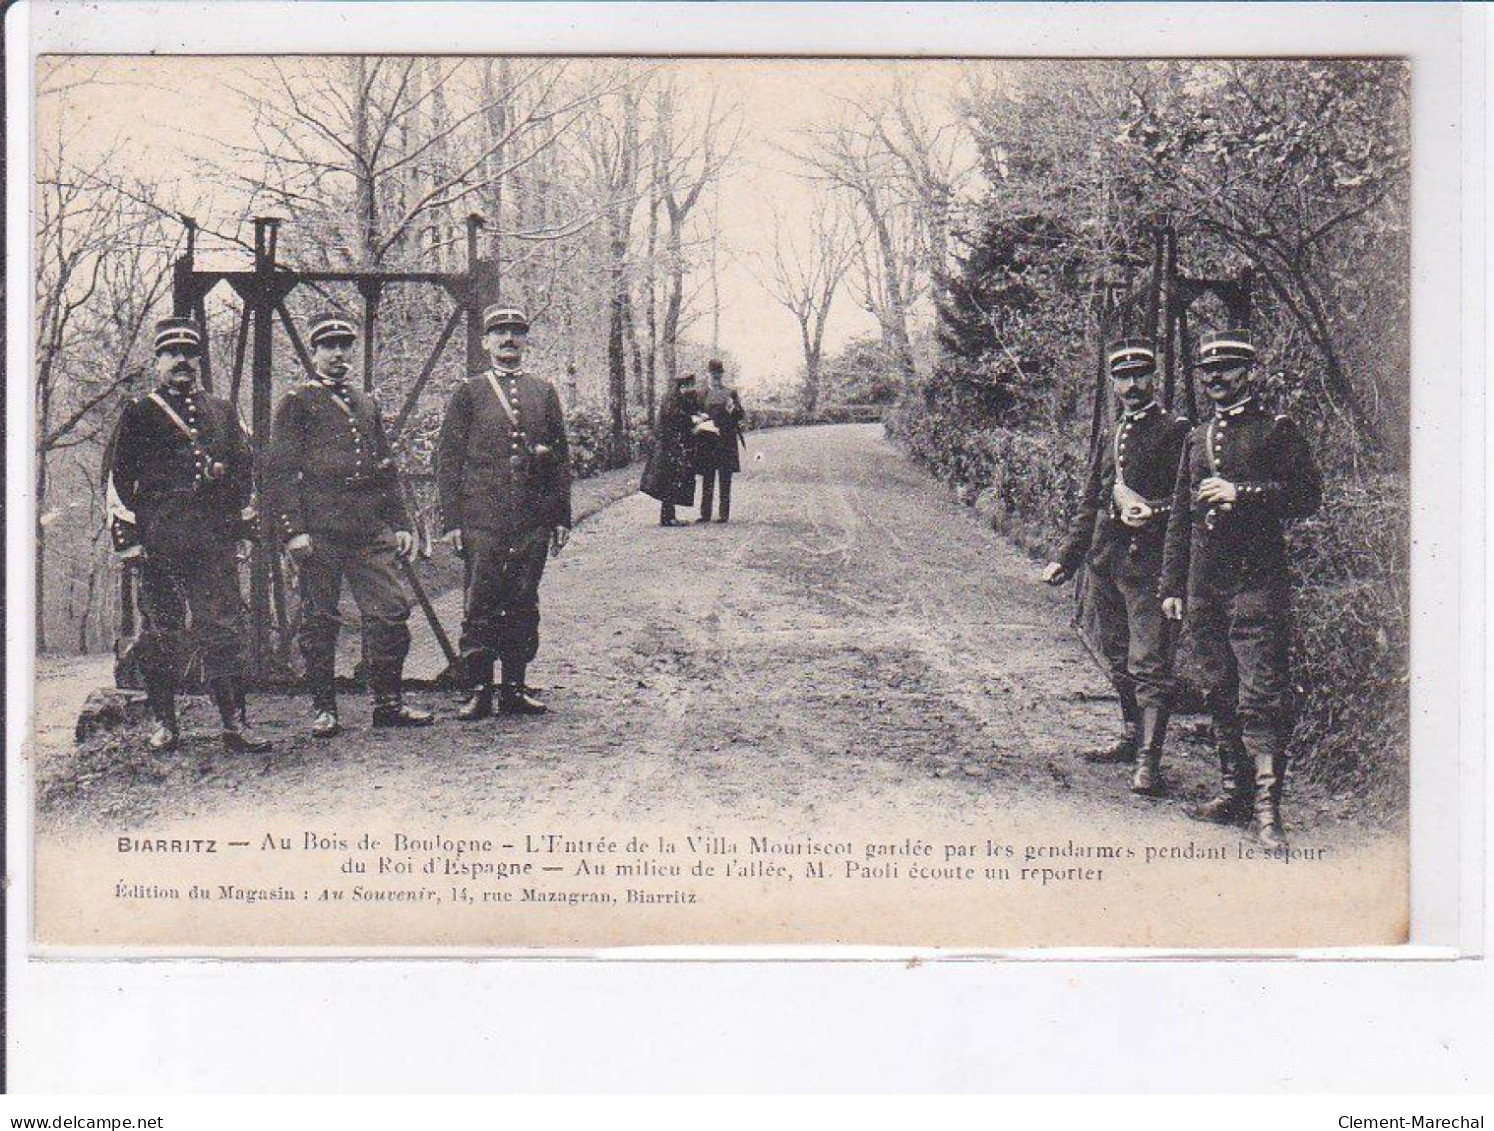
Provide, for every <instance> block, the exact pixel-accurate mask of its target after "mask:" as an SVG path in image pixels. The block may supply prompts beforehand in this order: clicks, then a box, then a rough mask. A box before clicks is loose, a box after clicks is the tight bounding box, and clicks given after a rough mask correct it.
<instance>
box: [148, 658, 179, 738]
mask: <svg viewBox="0 0 1494 1131" xmlns="http://www.w3.org/2000/svg"><path fill="white" fill-rule="evenodd" d="M145 699H146V702H147V703H148V704H149V705H150V713H151V716H152V717H153V718H154V719H155V720H156V727H155V729H154V730H153V731H151V732H150V737H149V738H148V739H146V740H145V745H146V748H147V749H148V750H150V751H151V752H152V753H154V754H165V753H166V752H167V751H169V750H175V749H176V748H177V747H178V746H179V745H180V744H181V725H180V724H179V723H178V722H177V717H176V692H175V691H174V690H173V689H172V687H171V685H170V684H169V683H168V682H166V681H165V680H162V679H159V678H156V677H152V676H150V675H147V676H146V677H145Z"/></svg>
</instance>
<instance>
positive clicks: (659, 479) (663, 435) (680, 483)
mask: <svg viewBox="0 0 1494 1131" xmlns="http://www.w3.org/2000/svg"><path fill="white" fill-rule="evenodd" d="M703 417H704V414H703V411H702V408H701V403H700V396H699V394H698V393H697V392H696V391H695V374H693V373H686V374H683V375H682V376H680V377H679V378H677V379H676V380H675V387H674V388H673V389H670V390H668V391H666V392H665V394H664V399H663V401H662V402H661V403H660V405H659V423H658V427H657V428H656V429H655V431H654V449H653V451H651V452H650V453H649V457H648V463H647V464H646V465H645V466H644V469H643V481H642V482H641V483H640V484H639V487H638V489H639V490H640V491H642V492H643V493H644V494H645V495H648V496H650V497H652V498H655V499H658V500H659V525H660V526H684V525H685V523H683V522H681V521H680V520H679V519H678V518H677V517H676V516H675V510H674V508H675V507H693V506H694V505H695V460H696V451H695V445H696V436H697V433H696V431H695V429H696V428H697V427H698V426H699V424H700V423H701V422H702V420H703Z"/></svg>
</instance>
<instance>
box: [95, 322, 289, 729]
mask: <svg viewBox="0 0 1494 1131" xmlns="http://www.w3.org/2000/svg"><path fill="white" fill-rule="evenodd" d="M155 351H156V371H157V372H158V373H159V374H160V377H161V383H160V385H158V386H157V387H156V389H155V390H154V391H153V392H151V393H149V394H147V395H146V396H144V397H141V398H139V399H138V400H133V401H130V402H129V404H127V405H126V406H125V410H124V413H123V415H121V417H120V420H119V425H118V428H117V429H116V431H115V434H114V439H113V441H112V442H111V443H110V445H109V449H108V453H107V455H108V463H107V478H108V494H109V502H110V507H109V510H110V524H109V526H110V535H111V538H112V540H113V543H114V549H115V552H116V553H118V554H119V556H120V558H121V559H123V560H126V561H129V560H138V561H139V562H140V609H141V615H142V619H143V622H144V623H143V629H144V631H143V632H142V633H141V636H140V643H139V645H138V652H137V655H138V656H139V661H140V667H141V672H142V674H143V675H144V677H145V694H146V698H147V699H148V701H149V705H150V709H151V713H152V714H153V715H154V716H155V720H156V728H155V731H154V732H153V733H152V734H151V736H150V743H149V744H150V748H151V749H152V750H155V751H167V750H173V749H175V748H176V746H177V744H178V742H179V741H180V728H179V725H178V722H177V714H176V693H177V690H178V685H179V682H180V679H181V675H182V666H183V656H182V638H183V636H184V634H185V631H186V624H187V614H188V611H189V610H190V612H191V617H192V629H193V634H194V635H195V636H196V637H197V644H198V648H199V651H200V653H201V657H202V676H203V680H204V682H206V683H207V685H208V688H209V690H210V691H211V693H212V696H213V702H214V703H215V704H216V705H217V707H218V714H219V716H220V717H221V719H222V722H223V745H224V748H225V749H227V750H228V751H230V752H233V753H240V752H259V751H264V750H268V749H269V748H270V744H269V743H268V742H267V741H264V740H263V739H260V738H259V737H257V736H256V735H254V734H253V733H252V732H251V731H250V730H249V727H248V723H247V722H246V720H245V717H244V691H243V685H242V682H241V679H242V676H241V668H242V661H243V617H242V598H241V597H240V594H239V573H238V556H237V544H238V542H239V540H241V539H245V538H248V537H249V536H250V533H251V531H252V526H253V511H252V509H251V506H250V504H251V498H252V495H253V457H252V455H251V453H250V451H249V441H248V438H247V437H246V435H245V434H244V426H243V424H242V423H240V421H239V414H238V413H237V412H236V411H235V410H234V407H233V405H231V404H229V402H228V401H225V400H221V399H220V398H218V397H213V396H209V395H208V394H207V393H205V392H204V391H203V390H202V389H200V388H198V386H197V374H198V366H199V356H200V354H201V351H202V331H201V329H200V328H199V327H198V325H197V323H196V322H194V321H193V320H191V319H190V318H167V319H164V320H162V321H161V322H158V323H157V324H156V337H155Z"/></svg>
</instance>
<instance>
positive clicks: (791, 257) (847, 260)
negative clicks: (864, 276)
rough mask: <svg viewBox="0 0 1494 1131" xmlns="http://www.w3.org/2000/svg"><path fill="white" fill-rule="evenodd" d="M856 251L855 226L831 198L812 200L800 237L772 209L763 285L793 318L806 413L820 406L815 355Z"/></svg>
mask: <svg viewBox="0 0 1494 1131" xmlns="http://www.w3.org/2000/svg"><path fill="white" fill-rule="evenodd" d="M859 251H860V246H859V243H858V233H857V232H856V229H855V226H854V225H853V224H852V223H851V221H850V220H849V219H848V218H847V217H846V216H845V215H844V213H843V211H842V210H840V209H839V208H837V207H836V205H835V202H834V201H833V200H832V199H830V198H827V197H823V196H822V197H820V198H819V199H818V200H817V201H816V203H815V209H814V213H813V215H812V216H811V217H810V221H809V232H808V236H807V238H806V239H804V240H802V241H795V240H794V238H793V236H792V234H791V232H790V230H789V229H788V227H787V226H786V225H785V224H784V223H783V219H782V217H781V216H780V215H778V214H777V213H776V212H775V214H774V217H773V263H772V267H771V270H770V272H769V274H768V278H767V279H766V280H765V285H766V286H767V289H768V291H769V293H770V294H771V295H772V296H773V297H774V299H776V300H777V301H778V303H779V305H781V306H782V307H783V308H784V309H785V310H787V311H788V312H789V313H790V314H792V315H793V316H794V321H795V322H796V323H798V326H799V343H800V345H801V347H802V348H803V350H804V385H803V400H804V408H805V410H806V411H808V412H809V413H811V414H812V413H814V412H815V410H816V409H817V408H818V407H819V399H820V360H821V357H822V356H823V350H824V342H825V325H826V323H827V321H828V320H829V317H830V307H831V304H832V303H833V302H834V300H835V293H836V291H837V290H838V289H839V288H840V283H841V280H842V279H844V278H845V275H846V272H847V271H848V270H849V269H850V267H851V265H852V263H854V262H856V261H857V260H858V258H859Z"/></svg>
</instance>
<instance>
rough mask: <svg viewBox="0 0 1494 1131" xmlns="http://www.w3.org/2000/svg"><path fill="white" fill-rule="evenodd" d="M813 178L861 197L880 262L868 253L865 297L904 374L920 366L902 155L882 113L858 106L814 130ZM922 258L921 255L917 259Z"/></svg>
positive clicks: (909, 377) (806, 161)
mask: <svg viewBox="0 0 1494 1131" xmlns="http://www.w3.org/2000/svg"><path fill="white" fill-rule="evenodd" d="M796 156H797V157H798V159H799V160H800V161H801V162H802V163H803V165H804V167H805V170H806V175H807V176H808V178H809V179H810V180H811V181H814V182H816V183H819V184H821V185H824V186H826V187H828V188H831V189H838V190H840V191H842V192H844V193H845V194H847V195H848V196H850V197H851V199H852V200H854V201H855V202H856V204H857V205H858V206H859V209H860V212H861V215H862V218H863V220H864V221H865V223H866V226H867V229H868V230H869V232H870V238H871V239H872V240H873V241H874V248H875V252H876V262H875V264H873V262H872V259H871V258H870V257H866V256H864V257H863V260H862V262H863V269H864V270H863V273H864V286H863V289H862V297H863V301H864V302H866V303H867V305H868V308H869V309H870V310H871V311H872V312H873V313H874V314H875V315H876V317H877V321H878V322H879V323H880V324H881V327H882V336H883V339H884V340H885V341H886V343H887V346H888V349H889V350H890V352H891V354H892V357H893V358H894V360H895V362H896V364H897V366H898V369H899V370H900V371H901V373H902V375H903V377H904V379H905V380H906V381H908V382H909V383H911V382H912V381H913V380H914V378H915V376H916V370H915V368H914V364H913V345H912V339H911V337H910V336H909V333H908V311H909V308H910V307H911V306H912V303H913V298H912V296H910V295H909V294H908V285H907V277H908V273H909V272H908V268H909V261H910V250H911V249H910V246H909V245H910V242H915V243H916V241H910V240H908V239H907V238H906V233H907V232H908V230H909V229H908V228H907V227H906V225H905V224H903V223H900V218H899V210H900V209H902V210H903V211H904V212H906V208H905V206H904V199H903V189H904V186H903V185H902V183H901V180H900V176H901V169H900V167H899V166H898V163H897V159H896V158H895V157H894V156H893V155H892V154H891V153H889V152H888V150H887V148H886V146H885V144H884V143H883V141H882V139H881V138H880V137H879V136H878V134H877V129H876V119H875V118H871V119H868V118H867V116H866V114H865V113H864V112H863V111H860V110H857V111H855V112H854V114H853V115H848V116H847V117H845V118H844V119H842V120H841V121H839V122H836V123H833V124H831V125H829V126H824V127H820V128H818V129H814V130H810V131H808V133H807V135H806V138H805V141H804V144H803V145H802V146H801V147H800V149H799V151H798V153H797V154H796ZM913 262H914V263H916V260H914V261H913Z"/></svg>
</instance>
